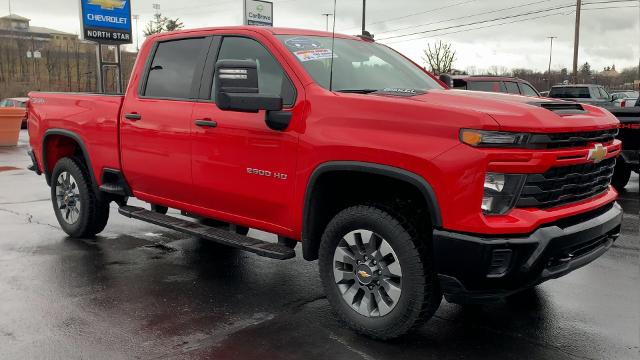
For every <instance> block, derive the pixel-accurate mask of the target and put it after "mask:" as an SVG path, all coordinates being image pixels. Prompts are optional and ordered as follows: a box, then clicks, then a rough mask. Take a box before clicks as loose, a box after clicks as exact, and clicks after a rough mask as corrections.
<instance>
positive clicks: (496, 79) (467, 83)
mask: <svg viewBox="0 0 640 360" xmlns="http://www.w3.org/2000/svg"><path fill="white" fill-rule="evenodd" d="M440 80H441V81H443V82H444V83H445V84H447V85H448V86H449V87H450V88H452V89H462V90H473V91H488V92H498V93H505V94H517V95H524V96H533V97H540V93H539V92H538V90H536V88H535V87H533V85H531V84H530V83H529V82H528V81H525V80H522V79H518V78H515V77H508V76H469V75H454V76H451V75H441V76H440Z"/></svg>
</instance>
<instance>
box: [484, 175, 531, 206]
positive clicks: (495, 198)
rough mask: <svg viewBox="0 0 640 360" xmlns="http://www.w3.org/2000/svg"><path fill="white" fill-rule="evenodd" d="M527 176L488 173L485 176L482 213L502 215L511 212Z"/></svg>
mask: <svg viewBox="0 0 640 360" xmlns="http://www.w3.org/2000/svg"><path fill="white" fill-rule="evenodd" d="M524 177H525V175H514V174H498V173H487V174H486V175H485V176H484V194H483V196H482V206H481V208H482V212H483V213H485V214H491V215H501V214H504V213H506V212H507V211H509V210H511V208H512V207H513V205H514V204H515V201H516V199H517V198H518V195H520V190H522V185H523V182H524Z"/></svg>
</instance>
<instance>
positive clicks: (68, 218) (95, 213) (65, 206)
mask: <svg viewBox="0 0 640 360" xmlns="http://www.w3.org/2000/svg"><path fill="white" fill-rule="evenodd" d="M51 182H52V184H51V201H52V203H53V209H54V212H55V214H56V218H57V219H58V223H59V224H60V227H61V228H62V230H64V232H66V233H67V234H68V235H69V236H71V237H92V236H94V235H96V234H97V233H99V232H101V231H102V230H104V228H105V226H106V225H107V221H108V220H109V202H108V201H104V200H101V199H100V198H99V196H98V195H97V194H96V193H95V191H94V189H93V187H92V183H91V176H90V175H89V171H88V170H87V168H86V167H85V165H84V163H83V162H82V161H81V160H79V159H77V158H63V159H60V161H58V163H57V164H56V166H55V167H54V169H53V173H52V175H51Z"/></svg>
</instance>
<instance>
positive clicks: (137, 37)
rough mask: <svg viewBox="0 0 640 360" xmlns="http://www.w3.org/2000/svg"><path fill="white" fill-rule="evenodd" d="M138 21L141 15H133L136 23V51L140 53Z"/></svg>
mask: <svg viewBox="0 0 640 360" xmlns="http://www.w3.org/2000/svg"><path fill="white" fill-rule="evenodd" d="M138 19H140V15H135V14H134V15H133V20H135V21H136V51H137V52H140V41H139V40H140V29H139V28H138Z"/></svg>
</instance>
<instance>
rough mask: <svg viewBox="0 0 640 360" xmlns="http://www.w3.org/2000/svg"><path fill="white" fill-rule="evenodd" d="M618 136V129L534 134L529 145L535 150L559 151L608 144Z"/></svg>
mask: <svg viewBox="0 0 640 360" xmlns="http://www.w3.org/2000/svg"><path fill="white" fill-rule="evenodd" d="M616 135H618V129H608V130H599V131H588V132H568V133H556V134H532V135H531V138H530V139H529V145H530V146H531V147H533V148H542V149H558V148H571V147H580V146H585V145H587V144H589V143H593V142H599V143H608V142H610V141H613V139H614V138H615V137H616Z"/></svg>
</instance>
